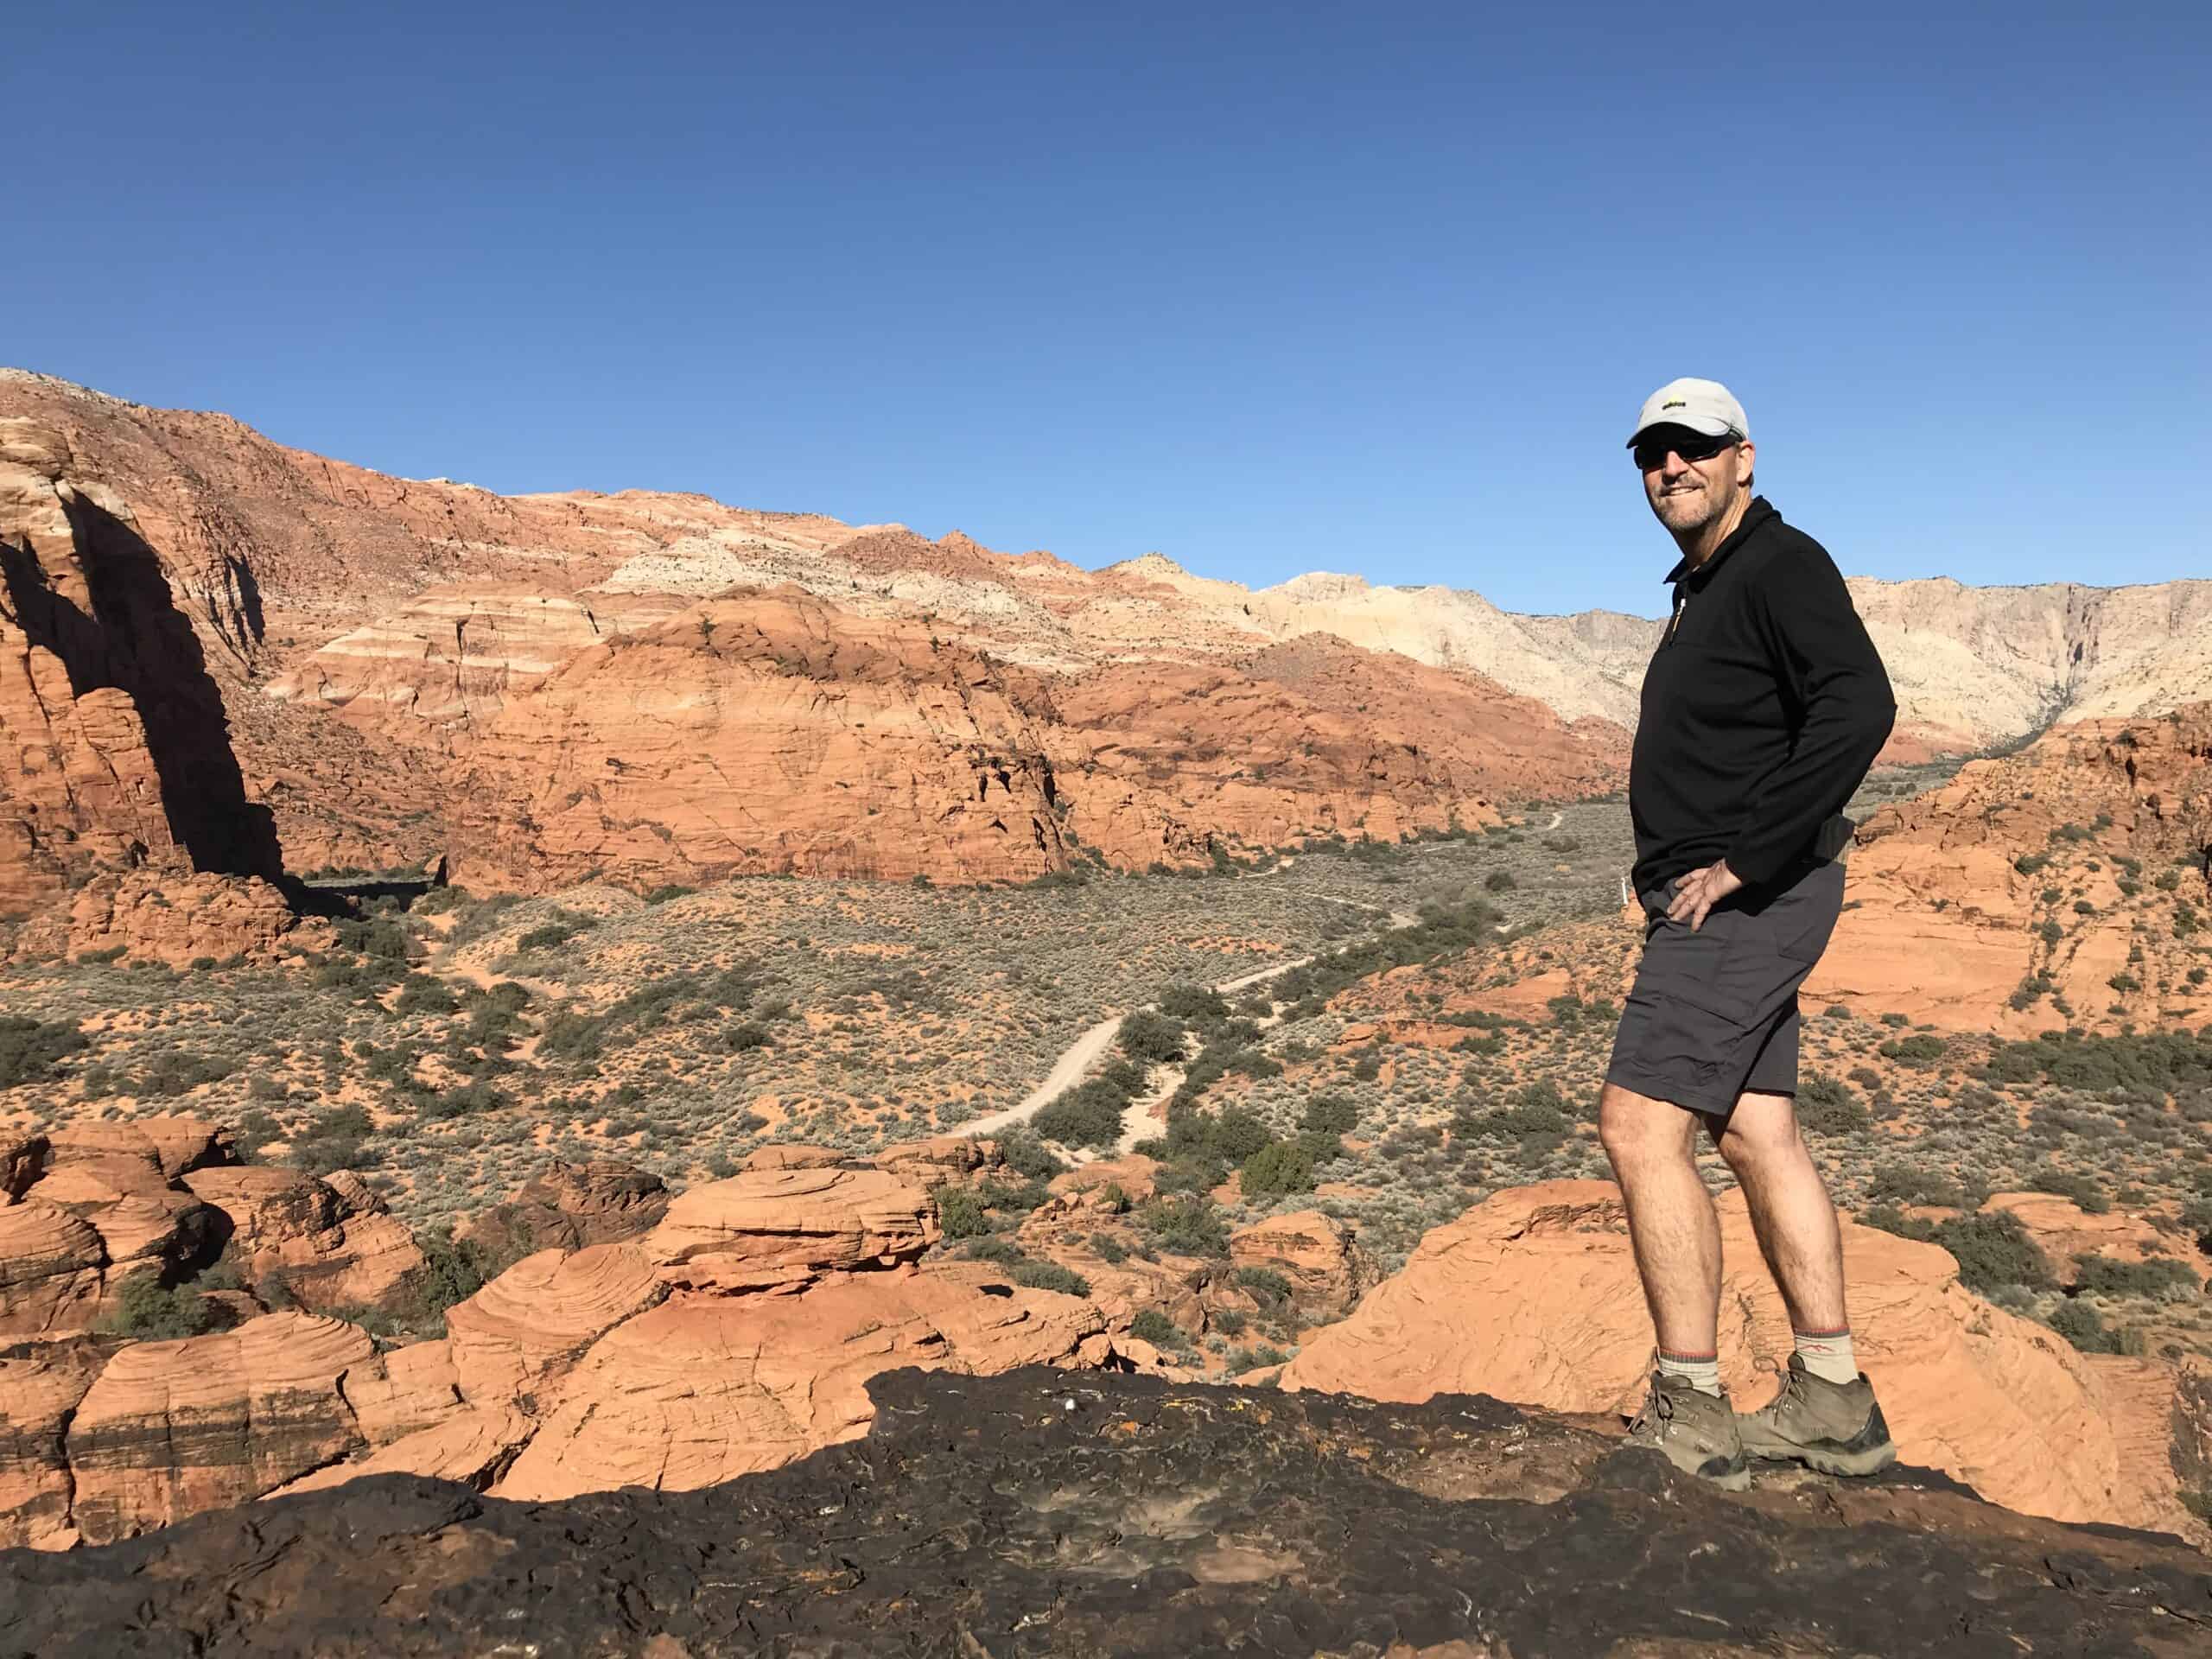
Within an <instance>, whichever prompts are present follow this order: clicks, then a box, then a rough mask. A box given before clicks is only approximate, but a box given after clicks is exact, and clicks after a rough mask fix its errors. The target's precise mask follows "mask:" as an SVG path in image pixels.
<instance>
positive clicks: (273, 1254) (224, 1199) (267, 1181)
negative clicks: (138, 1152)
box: [183, 1166, 424, 1311]
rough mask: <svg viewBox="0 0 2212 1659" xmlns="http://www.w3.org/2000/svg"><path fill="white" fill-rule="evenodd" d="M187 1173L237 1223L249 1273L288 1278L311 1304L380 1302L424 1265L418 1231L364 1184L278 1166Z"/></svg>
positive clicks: (237, 1242) (193, 1188) (233, 1244)
mask: <svg viewBox="0 0 2212 1659" xmlns="http://www.w3.org/2000/svg"><path fill="white" fill-rule="evenodd" d="M183 1179H184V1185H185V1186H186V1187H187V1188H188V1190H189V1191H190V1192H191V1193H192V1195H193V1196H194V1198H199V1199H200V1200H201V1201H202V1202H204V1203H205V1204H207V1205H210V1206H211V1207H213V1209H216V1210H219V1211H221V1212H222V1213H223V1215H224V1217H226V1219H227V1221H228V1222H229V1224H230V1231H229V1238H228V1248H229V1249H230V1250H231V1252H232V1255H233V1256H234V1257H235V1258H236V1259H237V1261H238V1265H239V1267H240V1268H241V1270H242V1271H243V1272H244V1273H245V1275H246V1277H247V1278H248V1279H250V1280H252V1281H256V1282H258V1281H263V1280H265V1279H269V1278H270V1277H272V1276H274V1277H277V1278H280V1279H281V1280H282V1281H283V1285H284V1287H285V1289H286V1291H287V1292H288V1293H289V1294H290V1295H291V1297H292V1298H293V1299H294V1300H296V1301H297V1302H298V1303H299V1304H300V1305H301V1306H303V1307H308V1308H313V1309H318V1310H329V1311H334V1310H338V1309H341V1308H349V1307H359V1306H373V1305H374V1304H375V1303H378V1302H380V1301H382V1300H384V1299H385V1297H387V1296H389V1295H390V1294H391V1293H392V1292H393V1291H394V1290H396V1289H397V1288H398V1287H399V1286H400V1285H401V1284H402V1283H403V1282H404V1281H405V1280H406V1279H407V1278H408V1277H409V1276H410V1274H416V1273H419V1272H421V1271H422V1269H423V1266H424V1261H423V1252H422V1250H421V1249H418V1248H417V1247H416V1243H415V1240H414V1237H413V1236H412V1235H411V1234H410V1233H409V1232H408V1230H407V1229H406V1228H405V1227H404V1226H402V1225H401V1224H400V1223H399V1222H398V1220H397V1218H395V1217H393V1216H391V1214H390V1213H389V1212H388V1211H386V1210H385V1205H384V1200H383V1199H382V1198H378V1196H377V1195H376V1194H375V1193H374V1192H372V1191H370V1190H369V1189H368V1188H367V1187H366V1186H365V1185H360V1184H359V1183H355V1184H353V1188H352V1191H351V1192H341V1191H340V1186H339V1185H338V1184H337V1183H336V1182H335V1181H325V1180H318V1179H315V1177H314V1176H311V1175H308V1174H307V1173H304V1172H302V1171H300V1170H296V1169H283V1168H276V1167H270V1166H259V1167H246V1168H213V1169H200V1170H196V1171H194V1172H192V1173H188V1174H186V1175H185V1176H184V1178H183Z"/></svg>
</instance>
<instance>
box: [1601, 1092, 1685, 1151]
mask: <svg viewBox="0 0 2212 1659" xmlns="http://www.w3.org/2000/svg"><path fill="white" fill-rule="evenodd" d="M1696 1135H1697V1115H1696V1114H1695V1113H1694V1112H1686V1111H1684V1110H1683V1109H1681V1107H1679V1106H1677V1105H1675V1103H1673V1102H1672V1101H1666V1100H1654V1099H1652V1098H1651V1096H1649V1095H1639V1094H1637V1092H1636V1091H1635V1090H1633V1089H1624V1088H1622V1087H1621V1086H1620V1085H1619V1084H1617V1083H1609V1084H1606V1085H1605V1091H1604V1092H1603V1093H1602V1094H1600V1095H1599V1097H1598V1139H1599V1142H1600V1143H1601V1144H1602V1145H1603V1146H1604V1147H1605V1156H1606V1157H1608V1158H1609V1159H1611V1160H1612V1164H1613V1167H1614V1169H1615V1170H1617V1171H1618V1170H1620V1169H1622V1168H1624V1167H1628V1168H1635V1167H1637V1166H1643V1165H1646V1164H1652V1163H1661V1162H1670V1161H1675V1160H1681V1159H1686V1158H1688V1157H1689V1156H1690V1152H1691V1147H1692V1144H1693V1142H1694V1140H1695V1138H1696Z"/></svg>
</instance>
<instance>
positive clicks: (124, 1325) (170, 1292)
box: [101, 1272, 216, 1342]
mask: <svg viewBox="0 0 2212 1659" xmlns="http://www.w3.org/2000/svg"><path fill="white" fill-rule="evenodd" d="M215 1325H216V1319H215V1313H214V1309H213V1307H212V1306H209V1304H208V1302H207V1299H206V1298H205V1297H203V1296H202V1295H200V1293H199V1291H198V1290H197V1289H195V1288H194V1287H191V1286H189V1285H178V1286H176V1287H174V1288H171V1287H168V1286H166V1285H164V1284H162V1281H161V1275H160V1274H156V1273H150V1272H144V1273H134V1274H131V1275H130V1277H129V1278H128V1279H125V1280H124V1281H123V1287H122V1289H121V1290H119V1291H118V1293H117V1294H116V1299H115V1308H114V1311H113V1312H112V1313H109V1314H108V1315H107V1316H106V1317H105V1319H103V1320H102V1321H101V1329H102V1330H104V1331H105V1332H108V1333H109V1334H110V1335H111V1336H118V1337H131V1338H137V1340H138V1341H141V1342H168V1341H170V1340H173V1339H174V1338H178V1337H197V1336H200V1335H203V1334H204V1333H206V1332H209V1331H212V1330H213V1329H214V1328H215Z"/></svg>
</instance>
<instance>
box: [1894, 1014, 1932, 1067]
mask: <svg viewBox="0 0 2212 1659" xmlns="http://www.w3.org/2000/svg"><path fill="white" fill-rule="evenodd" d="M1885 1017H1886V1016H1885ZM1878 1052H1879V1053H1880V1054H1881V1056H1882V1058H1884V1059H1885V1060H1895V1061H1896V1062H1897V1064H1898V1065H1910V1066H1916V1067H1921V1068H1925V1067H1928V1066H1931V1065H1935V1064H1936V1061H1938V1060H1940V1059H1942V1058H1943V1056H1944V1054H1945V1053H1946V1052H1948V1051H1947V1049H1946V1047H1945V1045H1944V1042H1943V1039H1942V1038H1940V1037H1936V1036H1931V1035H1929V1033H1927V1032H1924V1031H1918V1032H1915V1033H1913V1034H1912V1035H1911V1036H1910V1037H1899V1038H1897V1039H1894V1040H1892V1041H1890V1042H1886V1043H1884V1044H1883V1045H1882V1046H1881V1048H1880V1050H1879V1051H1878Z"/></svg>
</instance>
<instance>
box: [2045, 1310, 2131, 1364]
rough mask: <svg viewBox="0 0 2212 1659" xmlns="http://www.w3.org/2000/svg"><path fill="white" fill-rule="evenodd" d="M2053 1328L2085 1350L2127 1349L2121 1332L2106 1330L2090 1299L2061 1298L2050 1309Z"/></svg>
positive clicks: (2101, 1352) (2108, 1350)
mask: <svg viewBox="0 0 2212 1659" xmlns="http://www.w3.org/2000/svg"><path fill="white" fill-rule="evenodd" d="M2050 1328H2051V1329H2052V1330H2054V1331H2056V1332H2058V1334H2059V1335H2060V1336H2062V1337H2063V1338H2066V1340H2067V1341H2069V1342H2070V1343H2072V1344H2074V1346H2075V1347H2076V1348H2078V1349H2080V1350H2081V1351H2082V1352H2083V1353H2085V1354H2118V1353H2124V1352H2126V1345H2125V1344H2123V1341H2122V1339H2121V1335H2120V1332H2115V1331H2107V1330H2106V1329H2105V1322H2104V1319H2103V1317H2102V1316H2101V1315H2100V1314H2099V1313H2098V1312H2097V1310H2096V1309H2095V1308H2094V1307H2092V1306H2089V1304H2088V1303H2087V1302H2077V1301H2064V1302H2061V1303H2060V1304H2059V1305H2058V1306H2056V1307H2055V1308H2053V1309H2052V1310H2051V1312H2050Z"/></svg>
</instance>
